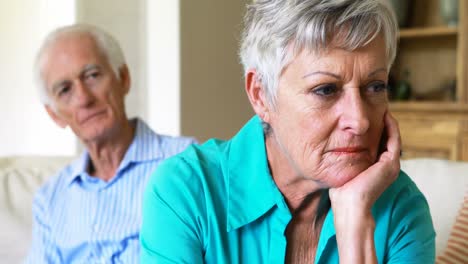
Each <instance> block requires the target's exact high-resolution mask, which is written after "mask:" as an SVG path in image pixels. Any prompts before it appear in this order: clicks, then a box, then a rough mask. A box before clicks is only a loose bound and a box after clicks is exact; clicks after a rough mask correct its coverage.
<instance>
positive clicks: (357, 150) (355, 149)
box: [330, 147, 367, 154]
mask: <svg viewBox="0 0 468 264" xmlns="http://www.w3.org/2000/svg"><path fill="white" fill-rule="evenodd" d="M366 151H367V149H366V148H364V147H344V148H334V149H332V150H330V152H332V153H337V154H359V153H363V152H366Z"/></svg>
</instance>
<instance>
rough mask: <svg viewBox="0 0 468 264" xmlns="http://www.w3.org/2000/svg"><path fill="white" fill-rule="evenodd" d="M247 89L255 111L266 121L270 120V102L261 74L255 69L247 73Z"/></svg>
mask: <svg viewBox="0 0 468 264" xmlns="http://www.w3.org/2000/svg"><path fill="white" fill-rule="evenodd" d="M245 91H246V92H247V96H248V97H249V101H250V104H251V105H252V108H253V110H254V112H255V113H256V114H257V115H258V116H259V117H260V118H261V119H262V120H263V121H264V122H266V123H269V122H270V104H269V102H268V100H267V95H266V92H265V89H264V87H263V84H262V82H261V81H260V76H259V75H258V73H257V72H256V71H255V70H253V69H252V70H249V71H248V72H247V74H246V75H245Z"/></svg>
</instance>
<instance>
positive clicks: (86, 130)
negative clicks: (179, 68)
mask: <svg viewBox="0 0 468 264" xmlns="http://www.w3.org/2000/svg"><path fill="white" fill-rule="evenodd" d="M35 70H36V73H37V77H38V81H39V86H40V88H41V90H40V91H41V97H42V100H43V102H44V105H45V109H46V110H47V113H48V114H49V115H50V117H51V118H52V119H53V120H54V121H55V123H57V125H59V126H60V127H62V128H65V127H67V126H69V127H70V128H71V129H72V131H73V132H74V133H75V134H76V136H77V137H78V138H79V139H80V140H81V142H82V143H83V145H84V146H85V149H86V150H85V151H84V153H83V154H82V155H81V157H79V158H78V159H77V160H75V161H74V162H72V163H71V164H70V165H68V166H67V167H65V168H64V169H63V170H62V171H60V172H59V173H58V175H56V176H55V177H53V178H52V179H51V180H50V181H49V182H48V183H46V184H45V185H44V186H43V187H42V188H41V189H40V190H39V192H38V193H37V194H36V197H35V199H34V203H33V215H34V217H33V221H34V224H33V242H32V247H31V250H30V252H29V255H28V258H27V260H26V262H30V263H94V262H96V261H98V262H101V263H115V262H118V263H121V262H123V263H136V262H138V260H139V253H140V248H139V240H138V239H139V233H140V222H141V200H142V194H143V189H144V187H145V185H146V182H147V179H148V177H149V175H150V174H151V173H152V172H153V171H154V170H155V168H156V167H157V166H158V164H159V163H160V162H161V161H162V160H163V159H165V158H167V157H169V156H172V155H174V154H176V153H178V152H181V151H182V150H184V149H185V148H186V147H187V146H188V145H190V144H192V143H194V139H191V138H183V137H178V138H175V137H168V136H162V135H157V134H155V133H154V132H153V131H152V130H151V129H150V128H149V127H148V126H147V125H146V124H145V123H144V122H143V121H141V120H140V119H134V120H129V119H128V118H127V115H126V113H125V104H124V97H125V96H126V95H127V93H128V92H129V89H130V74H129V70H128V68H127V65H126V63H125V60H124V56H123V53H122V51H121V49H120V47H119V45H118V43H117V42H116V41H115V39H114V38H113V37H112V36H110V35H109V34H107V33H105V32H103V31H102V30H100V29H98V28H96V27H93V26H88V25H72V26H67V27H63V28H59V29H57V30H56V31H54V32H52V33H51V34H50V35H49V36H48V37H47V38H46V40H45V42H44V43H43V45H42V47H41V49H40V51H39V53H38V56H37V60H36V65H35Z"/></svg>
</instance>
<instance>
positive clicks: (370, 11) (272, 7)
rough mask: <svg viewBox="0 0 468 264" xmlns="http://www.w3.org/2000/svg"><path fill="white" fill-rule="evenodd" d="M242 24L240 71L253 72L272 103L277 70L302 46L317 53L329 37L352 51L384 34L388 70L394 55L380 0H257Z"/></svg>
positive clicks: (393, 25) (393, 36) (393, 28)
mask: <svg viewBox="0 0 468 264" xmlns="http://www.w3.org/2000/svg"><path fill="white" fill-rule="evenodd" d="M244 24H245V25H244V31H243V34H242V40H241V45H240V58H241V62H242V64H243V66H244V71H245V73H247V72H248V71H249V70H252V69H254V70H255V71H256V73H257V76H258V80H259V81H260V82H261V83H262V85H263V87H264V89H265V90H266V91H265V92H266V94H267V97H268V98H267V99H268V100H269V102H270V103H271V104H272V105H274V103H275V98H276V90H277V86H278V79H279V77H280V74H281V72H282V71H283V70H284V68H285V67H287V65H288V64H289V63H290V62H291V61H292V60H293V59H294V58H295V57H296V56H297V55H298V54H299V53H300V52H301V51H302V50H304V49H306V50H308V51H310V52H313V53H316V52H317V53H318V52H320V51H323V50H325V49H326V48H327V47H328V45H330V44H331V43H332V42H333V43H332V44H333V45H334V47H339V48H344V49H346V50H355V49H357V48H360V47H363V46H365V45H367V44H368V43H370V42H371V41H372V40H374V39H375V38H376V37H377V36H378V35H379V34H381V33H383V36H384V40H385V43H386V53H387V54H386V55H387V60H388V61H387V66H388V69H390V67H391V65H392V63H393V61H394V59H395V55H396V49H397V38H398V36H397V34H398V24H397V20H396V17H395V14H394V13H393V11H392V9H391V7H390V6H389V5H388V3H387V2H386V1H385V0H257V1H254V2H253V3H252V4H250V5H248V6H247V11H246V14H245V17H244ZM337 35H338V36H340V37H339V38H338V37H336V36H337Z"/></svg>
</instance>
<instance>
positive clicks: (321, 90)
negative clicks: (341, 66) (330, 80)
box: [312, 84, 338, 96]
mask: <svg viewBox="0 0 468 264" xmlns="http://www.w3.org/2000/svg"><path fill="white" fill-rule="evenodd" d="M337 91H338V88H337V87H336V85H334V84H326V85H321V86H319V87H316V88H314V89H312V93H314V94H316V95H320V96H331V95H334V94H335V93H337Z"/></svg>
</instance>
